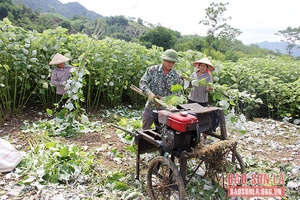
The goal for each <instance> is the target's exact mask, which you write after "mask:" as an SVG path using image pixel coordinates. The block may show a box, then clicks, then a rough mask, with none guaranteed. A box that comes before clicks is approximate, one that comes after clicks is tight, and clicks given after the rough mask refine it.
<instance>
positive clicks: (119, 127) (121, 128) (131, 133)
mask: <svg viewBox="0 0 300 200" xmlns="http://www.w3.org/2000/svg"><path fill="white" fill-rule="evenodd" d="M109 125H110V126H113V127H115V128H117V129H120V130H122V131H125V132H127V133H129V134H130V135H131V136H133V137H135V136H136V135H137V134H136V133H134V132H132V131H130V130H127V129H125V128H123V127H121V126H117V125H115V124H112V123H110V124H109Z"/></svg>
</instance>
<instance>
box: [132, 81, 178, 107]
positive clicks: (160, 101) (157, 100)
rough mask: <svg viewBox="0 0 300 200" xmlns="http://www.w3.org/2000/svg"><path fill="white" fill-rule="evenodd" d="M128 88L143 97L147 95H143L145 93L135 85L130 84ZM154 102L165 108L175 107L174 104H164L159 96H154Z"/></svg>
mask: <svg viewBox="0 0 300 200" xmlns="http://www.w3.org/2000/svg"><path fill="white" fill-rule="evenodd" d="M130 88H131V89H132V90H133V91H135V92H137V93H138V94H140V95H142V96H144V97H146V96H147V95H145V94H144V93H143V92H142V90H141V89H140V88H138V87H136V86H135V85H131V86H130ZM154 103H156V104H159V105H161V106H162V107H164V108H167V109H176V107H175V106H173V105H168V104H166V103H165V102H164V101H163V98H162V99H160V98H159V97H155V98H154Z"/></svg>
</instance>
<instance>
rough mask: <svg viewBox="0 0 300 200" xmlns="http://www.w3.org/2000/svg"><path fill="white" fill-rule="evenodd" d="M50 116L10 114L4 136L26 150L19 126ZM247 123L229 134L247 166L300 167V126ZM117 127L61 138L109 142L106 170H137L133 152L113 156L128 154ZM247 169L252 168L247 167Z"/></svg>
mask: <svg viewBox="0 0 300 200" xmlns="http://www.w3.org/2000/svg"><path fill="white" fill-rule="evenodd" d="M46 118H49V117H48V116H47V115H46V114H42V113H40V112H37V111H35V110H29V111H26V112H23V113H22V114H19V115H16V116H7V117H6V118H5V122H4V125H3V126H1V127H0V137H1V138H3V139H8V140H10V141H12V144H13V145H14V146H15V147H17V148H18V149H20V150H23V151H24V150H25V149H26V148H27V146H28V143H27V141H28V137H30V136H28V135H25V134H24V133H23V132H22V131H21V130H20V129H19V127H20V126H21V125H23V123H24V120H28V121H31V122H34V121H39V120H41V119H46ZM96 120H97V119H96ZM246 126H247V133H246V134H240V133H236V132H234V131H232V130H231V129H229V128H227V132H228V135H229V137H230V138H234V139H236V140H237V141H238V151H239V152H240V154H241V155H242V157H243V160H244V162H245V164H246V170H247V166H250V165H251V162H250V161H249V160H253V162H254V163H259V164H258V166H257V169H259V168H261V167H262V166H260V165H261V163H264V162H265V163H269V164H270V163H273V164H274V163H276V166H278V165H281V166H285V165H290V164H291V165H293V166H297V167H300V154H299V152H300V129H299V128H300V127H299V126H296V125H293V124H289V123H284V122H278V121H274V120H271V119H255V120H254V121H251V122H247V123H246ZM117 131H119V130H117V129H116V128H114V127H112V126H109V125H108V124H107V125H106V126H104V130H103V131H102V132H103V133H101V134H99V133H97V132H94V133H86V134H83V135H81V136H80V137H77V138H60V140H61V141H63V142H65V143H66V144H75V145H77V146H80V147H86V148H88V149H97V148H100V147H102V146H103V145H106V146H108V148H107V149H106V150H105V149H104V150H102V151H101V152H100V153H99V155H98V159H99V160H101V165H102V166H103V168H105V169H106V170H110V169H111V170H117V169H120V170H122V171H127V170H130V173H131V174H133V173H134V168H135V157H134V156H132V155H131V158H129V159H127V160H126V162H120V163H118V162H116V160H114V159H111V158H110V157H109V154H110V152H111V148H114V149H116V150H117V151H118V152H122V153H123V154H124V155H125V154H126V151H125V149H124V147H125V145H124V143H123V142H121V141H120V137H119V134H118V133H117ZM233 132H234V133H233ZM271 166H272V165H271ZM247 172H249V171H248V170H247ZM2 176H4V175H3V174H2V175H1V174H0V180H1V177H2ZM299 176H300V175H299Z"/></svg>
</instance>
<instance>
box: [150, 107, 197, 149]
mask: <svg viewBox="0 0 300 200" xmlns="http://www.w3.org/2000/svg"><path fill="white" fill-rule="evenodd" d="M155 124H156V129H157V130H158V132H159V133H160V134H161V138H162V143H163V145H164V147H166V148H167V149H170V150H179V151H182V150H190V149H191V147H194V146H195V145H196V143H198V142H197V141H198V140H199V138H197V124H198V119H197V117H196V116H194V115H191V114H188V113H187V112H186V111H175V112H174V111H170V110H160V111H158V112H157V120H156V123H155ZM198 134H200V133H198Z"/></svg>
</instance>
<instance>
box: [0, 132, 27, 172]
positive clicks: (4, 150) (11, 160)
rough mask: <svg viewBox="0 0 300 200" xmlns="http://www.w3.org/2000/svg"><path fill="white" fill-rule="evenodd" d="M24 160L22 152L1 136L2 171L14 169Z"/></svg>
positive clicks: (0, 164) (0, 160) (0, 168)
mask: <svg viewBox="0 0 300 200" xmlns="http://www.w3.org/2000/svg"><path fill="white" fill-rule="evenodd" d="M21 160H22V156H21V153H20V152H19V151H18V150H16V149H15V148H14V146H13V145H11V144H10V143H9V142H7V141H6V140H3V139H1V138H0V172H10V171H12V170H13V169H14V168H15V167H16V166H17V165H18V164H19V163H20V162H21Z"/></svg>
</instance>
